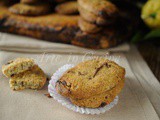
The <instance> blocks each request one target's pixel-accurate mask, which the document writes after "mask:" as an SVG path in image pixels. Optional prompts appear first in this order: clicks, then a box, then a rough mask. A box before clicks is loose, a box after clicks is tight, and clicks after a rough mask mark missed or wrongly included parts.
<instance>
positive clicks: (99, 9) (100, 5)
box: [78, 0, 118, 19]
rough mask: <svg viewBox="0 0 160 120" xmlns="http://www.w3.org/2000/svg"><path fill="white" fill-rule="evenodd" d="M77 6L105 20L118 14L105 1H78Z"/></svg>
mask: <svg viewBox="0 0 160 120" xmlns="http://www.w3.org/2000/svg"><path fill="white" fill-rule="evenodd" d="M78 4H79V6H81V7H82V8H84V9H85V10H88V11H89V12H91V13H93V14H95V15H97V16H100V17H103V18H106V19H107V18H113V17H116V15H117V13H118V9H117V7H116V6H115V5H114V4H113V3H111V2H110V1H107V0H78Z"/></svg>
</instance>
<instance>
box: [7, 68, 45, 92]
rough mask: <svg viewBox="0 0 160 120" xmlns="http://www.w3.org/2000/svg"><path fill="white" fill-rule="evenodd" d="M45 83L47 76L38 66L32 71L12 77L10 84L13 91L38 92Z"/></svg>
mask: <svg viewBox="0 0 160 120" xmlns="http://www.w3.org/2000/svg"><path fill="white" fill-rule="evenodd" d="M45 83H46V75H45V74H44V72H43V71H42V70H41V69H40V68H39V67H38V66H37V65H34V66H33V67H32V68H31V69H30V70H27V71H25V72H23V73H20V74H16V75H14V76H12V77H11V79H10V82H9V84H10V87H11V89H13V90H23V89H34V90H37V89H41V88H42V87H43V86H44V84H45Z"/></svg>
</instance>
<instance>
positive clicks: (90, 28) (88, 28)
mask: <svg viewBox="0 0 160 120" xmlns="http://www.w3.org/2000/svg"><path fill="white" fill-rule="evenodd" d="M78 25H79V27H80V29H81V30H82V31H83V32H87V33H97V32H99V31H100V30H101V29H102V27H99V26H97V25H96V24H92V23H89V22H87V21H85V20H84V19H83V18H79V21H78Z"/></svg>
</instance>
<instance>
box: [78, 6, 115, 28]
mask: <svg viewBox="0 0 160 120" xmlns="http://www.w3.org/2000/svg"><path fill="white" fill-rule="evenodd" d="M78 9H79V13H80V15H81V17H82V18H83V19H85V20H86V21H88V22H90V23H93V24H97V25H99V26H103V25H109V24H111V23H113V22H114V21H115V19H114V18H113V19H112V18H108V19H105V18H103V17H100V16H97V15H95V14H93V13H92V12H90V11H88V10H86V9H84V8H83V7H81V6H78Z"/></svg>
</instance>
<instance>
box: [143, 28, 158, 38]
mask: <svg viewBox="0 0 160 120" xmlns="http://www.w3.org/2000/svg"><path fill="white" fill-rule="evenodd" d="M159 37H160V29H155V30H152V31H150V32H149V33H148V34H147V35H145V36H144V40H148V39H151V38H159Z"/></svg>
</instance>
